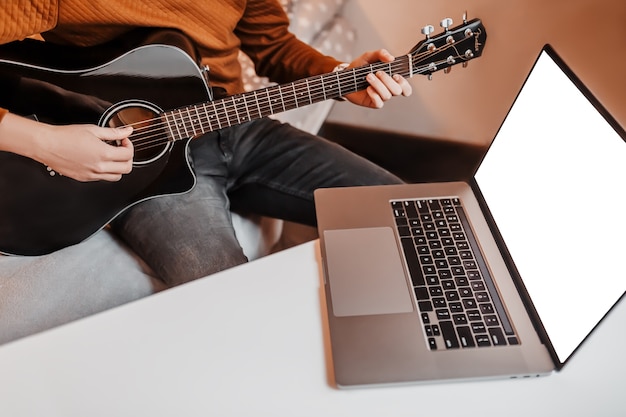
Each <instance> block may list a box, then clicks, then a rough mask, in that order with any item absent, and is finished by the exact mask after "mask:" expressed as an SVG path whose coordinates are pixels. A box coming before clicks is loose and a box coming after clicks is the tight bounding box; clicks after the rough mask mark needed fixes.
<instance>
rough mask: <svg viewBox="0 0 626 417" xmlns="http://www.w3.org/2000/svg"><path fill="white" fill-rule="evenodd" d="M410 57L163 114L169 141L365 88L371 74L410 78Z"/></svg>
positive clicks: (314, 77)
mask: <svg viewBox="0 0 626 417" xmlns="http://www.w3.org/2000/svg"><path fill="white" fill-rule="evenodd" d="M410 61H411V58H410V55H406V56H401V57H398V58H396V59H395V60H394V61H393V62H389V63H385V62H377V63H374V64H369V65H364V66H361V67H357V68H348V69H345V70H343V71H336V72H331V73H327V74H322V75H318V76H313V77H309V78H304V79H302V80H298V81H294V82H291V83H287V84H281V85H274V86H271V87H267V88H263V89H259V90H254V91H250V92H247V93H242V94H237V95H233V96H229V97H226V98H223V99H218V100H213V101H208V102H206V103H201V104H196V105H192V106H187V107H183V108H179V109H175V110H171V111H167V112H164V113H163V114H162V117H163V119H164V121H165V122H166V124H167V127H168V129H169V133H170V137H171V138H172V140H185V139H189V138H190V137H197V136H200V135H202V134H204V133H208V132H212V131H215V130H219V129H222V128H226V127H231V126H235V125H239V124H242V123H245V122H248V121H251V120H255V119H260V118H263V117H266V116H271V115H273V114H277V113H282V112H285V111H287V110H292V109H296V108H299V107H304V106H308V105H310V104H314V103H318V102H321V101H326V100H329V99H335V98H339V97H342V96H344V95H346V94H350V93H354V92H357V91H360V90H364V89H365V88H367V86H368V85H369V83H368V82H367V81H366V79H365V77H366V75H367V74H369V73H371V72H377V71H384V72H386V73H387V74H389V75H392V74H400V75H402V76H404V77H407V76H412V75H413V73H412V72H411V69H412V63H411V62H410Z"/></svg>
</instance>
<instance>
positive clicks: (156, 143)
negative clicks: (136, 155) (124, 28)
mask: <svg viewBox="0 0 626 417" xmlns="http://www.w3.org/2000/svg"><path fill="white" fill-rule="evenodd" d="M443 62H445V61H441V63H443ZM428 71H429V68H427V67H426V68H423V69H418V70H417V71H414V73H415V74H424V73H427V72H428ZM368 73H369V72H368ZM327 91H328V90H327ZM327 95H328V94H327ZM319 97H322V96H321V95H320V96H319ZM223 101H232V100H229V99H223ZM229 106H231V109H233V110H234V111H236V108H237V106H236V105H233V104H229ZM272 107H273V106H271V104H270V106H269V108H272ZM281 107H282V106H281ZM294 108H295V107H294ZM184 109H185V108H183V109H181V110H184ZM279 112H280V111H279ZM167 113H169V112H167ZM272 114H274V113H272ZM232 119H233V117H227V118H226V119H221V120H222V121H223V122H225V123H224V124H225V125H226V126H223V127H230V126H233V125H236V124H238V123H237V122H238V121H237V120H232ZM152 120H153V121H157V120H160V118H155V119H152ZM247 120H251V119H246V121H247ZM140 123H142V124H143V123H146V121H145V120H144V121H141V122H140ZM184 123H185V124H184V125H183V127H182V129H185V130H193V129H192V128H191V127H189V126H191V125H193V124H194V123H193V120H190V121H188V122H184ZM201 123H202V122H201ZM168 126H169V124H168V123H167V122H163V121H159V123H156V124H152V125H151V126H150V127H148V128H146V129H151V130H150V131H149V132H148V133H150V134H152V135H151V136H145V135H144V136H142V137H140V138H137V139H135V140H134V141H133V144H134V145H135V150H136V151H146V150H149V149H152V148H156V147H161V146H163V145H165V144H166V143H168V142H171V140H170V139H169V138H168V137H167V135H166V134H164V130H165V131H167V130H168ZM139 130H141V129H138V131H139ZM213 130H219V129H213ZM207 131H211V130H206V131H203V132H201V133H200V135H202V134H203V133H206V132H207ZM142 133H145V132H142ZM132 135H135V132H133V134H132ZM132 135H131V137H132ZM179 136H180V138H179V139H175V140H174V141H176V140H183V139H190V138H192V137H196V136H198V135H182V134H179Z"/></svg>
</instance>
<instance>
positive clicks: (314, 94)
mask: <svg viewBox="0 0 626 417" xmlns="http://www.w3.org/2000/svg"><path fill="white" fill-rule="evenodd" d="M445 49H447V47H446V48H442V49H441V50H438V52H442V51H444V50H445ZM432 53H433V52H431V51H427V52H424V53H421V54H417V55H416V56H417V57H419V56H420V55H422V56H428V55H431V54H432ZM400 58H406V56H402V57H400ZM397 61H398V60H396V61H393V62H391V63H375V64H372V65H369V66H364V67H360V68H356V69H355V70H354V71H349V72H348V73H347V74H346V73H341V72H338V73H336V74H326V75H325V76H326V77H327V78H331V79H334V78H337V81H338V84H341V82H342V81H345V80H349V81H352V80H353V79H355V84H358V80H356V78H357V77H358V76H359V75H362V74H358V72H363V71H365V72H367V73H369V72H372V71H374V70H380V69H384V68H388V69H389V72H390V73H393V72H394V71H393V68H392V67H395V69H398V67H401V69H403V68H404V63H403V62H397ZM375 67H378V68H375ZM425 70H427V68H425ZM322 77H324V76H322ZM315 78H316V77H315ZM321 80H322V83H321V91H322V93H323V95H318V93H319V91H316V89H315V88H314V89H311V88H310V87H309V85H308V82H307V81H308V79H307V80H300V81H297V82H294V83H291V84H287V85H282V86H272V87H268V88H266V89H261V90H257V91H256V94H257V95H262V94H263V93H264V92H265V93H266V94H267V95H269V90H273V89H274V90H278V92H279V94H280V96H281V97H280V100H279V99H278V98H275V99H274V100H273V104H272V100H271V99H270V98H269V97H268V99H265V98H262V99H261V100H257V106H256V107H257V110H259V113H260V115H262V113H265V112H268V109H269V113H271V114H274V113H276V111H275V108H276V109H277V110H278V111H281V109H280V107H283V109H282V111H285V110H287V108H289V109H291V108H296V107H299V106H298V103H299V100H298V98H297V94H298V92H300V94H301V96H302V97H304V98H306V97H309V104H312V102H313V101H314V99H315V101H316V102H317V98H322V97H324V98H326V96H332V95H333V93H335V92H337V93H340V92H341V87H340V86H337V87H332V88H325V86H324V85H323V78H321ZM333 82H334V81H332V80H331V85H332V83H333ZM363 82H364V81H363V80H362V83H363ZM296 84H298V85H299V86H298V87H296ZM303 84H306V86H304V88H303V87H302V85H303ZM289 86H291V89H292V90H293V92H294V93H295V96H293V98H292V95H291V91H289V92H288V95H287V96H285V94H284V93H283V90H286V89H289ZM357 90H358V88H357ZM357 90H355V91H357ZM249 93H251V92H248V93H244V94H242V95H235V96H232V97H229V98H226V99H223V100H221V101H220V103H219V104H222V105H223V106H222V107H224V115H225V116H226V118H225V119H224V118H222V117H221V116H220V110H221V109H218V108H217V106H216V103H215V102H212V103H204V104H203V105H201V106H202V107H203V108H204V113H205V115H208V112H207V111H206V107H207V105H208V106H212V107H213V109H214V112H213V116H217V117H214V118H213V119H212V120H210V118H209V116H206V117H205V119H206V122H208V123H209V125H210V127H211V128H213V125H214V124H215V122H217V123H218V126H219V127H221V122H222V121H224V124H225V125H226V126H232V125H233V124H234V123H233V122H234V121H235V120H234V118H233V117H232V116H229V112H232V111H235V112H237V113H236V114H235V116H236V117H237V122H238V123H239V122H241V117H240V116H239V110H242V111H243V110H244V109H241V108H240V107H239V105H238V104H236V100H237V101H240V100H241V99H243V101H244V105H246V109H245V110H246V112H247V113H248V115H249V111H250V110H249V108H248V106H247V101H246V100H245V97H244V95H248V94H249ZM285 98H287V100H285ZM227 102H230V103H227ZM278 102H280V106H276V104H277V103H278ZM261 103H262V104H261ZM292 106H295V107H292ZM198 107H199V106H188V107H184V108H181V109H175V110H173V111H169V112H165V113H162V114H161V115H159V116H160V117H158V118H155V119H152V120H142V121H140V122H138V123H137V124H141V125H145V124H146V123H150V122H151V121H155V120H162V117H163V116H165V117H166V118H167V115H168V114H173V112H176V111H178V112H179V113H182V112H187V113H188V116H190V117H189V121H185V119H184V118H183V119H182V124H181V123H179V124H177V125H175V126H174V127H175V128H176V130H179V129H180V128H182V129H184V130H185V135H184V136H183V135H181V134H179V136H181V139H185V138H189V137H193V136H196V135H197V133H196V132H195V128H194V125H195V123H194V120H193V119H192V118H191V115H190V114H189V111H190V109H191V110H193V111H194V112H195V113H198ZM201 119H202V117H200V120H199V122H200V123H201V126H200V127H201V133H200V134H203V133H205V132H206V130H205V129H204V126H202V125H203V124H204V122H202V120H201ZM231 119H232V121H231ZM248 119H252V118H251V117H248V118H247V119H246V118H244V121H247V120H248ZM164 125H165V126H167V125H169V123H168V122H167V121H166V122H165V124H164ZM131 126H132V125H131ZM162 126H163V124H162V125H154V124H150V125H149V126H148V127H145V128H140V129H138V131H140V130H143V129H152V132H156V133H159V134H162V131H163V127H162ZM188 127H189V128H190V129H189V130H191V131H192V132H194V135H190V134H189V132H188V131H187V128H188ZM170 128H171V126H170ZM213 130H216V129H215V128H213ZM137 133H143V134H144V137H142V138H141V141H142V142H143V143H148V142H146V139H147V140H150V139H152V138H151V137H148V136H146V134H147V133H151V132H145V131H144V132H137ZM172 133H173V131H172ZM137 143H138V144H139V145H141V144H142V143H140V140H139V139H137ZM159 146H160V145H159Z"/></svg>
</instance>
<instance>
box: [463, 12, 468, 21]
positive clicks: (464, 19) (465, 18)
mask: <svg viewBox="0 0 626 417" xmlns="http://www.w3.org/2000/svg"><path fill="white" fill-rule="evenodd" d="M463 24H464V25H467V10H466V11H465V13H463Z"/></svg>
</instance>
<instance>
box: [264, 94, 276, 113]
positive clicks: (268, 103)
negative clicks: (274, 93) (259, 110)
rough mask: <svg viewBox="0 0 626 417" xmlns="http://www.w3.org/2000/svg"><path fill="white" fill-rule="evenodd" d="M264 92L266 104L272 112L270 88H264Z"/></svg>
mask: <svg viewBox="0 0 626 417" xmlns="http://www.w3.org/2000/svg"><path fill="white" fill-rule="evenodd" d="M265 94H266V95H267V105H268V106H269V109H270V114H274V109H273V108H272V98H271V97H270V89H269V88H266V89H265Z"/></svg>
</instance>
